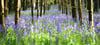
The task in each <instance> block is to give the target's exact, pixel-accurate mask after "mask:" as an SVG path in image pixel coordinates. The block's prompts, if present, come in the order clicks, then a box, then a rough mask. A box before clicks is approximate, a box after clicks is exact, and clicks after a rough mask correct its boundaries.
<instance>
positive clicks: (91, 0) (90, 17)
mask: <svg viewBox="0 0 100 45" xmlns="http://www.w3.org/2000/svg"><path fill="white" fill-rule="evenodd" d="M87 2H88V14H89V24H90V25H91V27H93V0H87Z"/></svg>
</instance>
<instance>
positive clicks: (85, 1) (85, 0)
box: [84, 0, 87, 8]
mask: <svg viewBox="0 0 100 45" xmlns="http://www.w3.org/2000/svg"><path fill="white" fill-rule="evenodd" d="M84 3H85V8H87V0H84Z"/></svg>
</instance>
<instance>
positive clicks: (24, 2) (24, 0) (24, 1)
mask: <svg viewBox="0 0 100 45" xmlns="http://www.w3.org/2000/svg"><path fill="white" fill-rule="evenodd" d="M23 10H26V0H23Z"/></svg>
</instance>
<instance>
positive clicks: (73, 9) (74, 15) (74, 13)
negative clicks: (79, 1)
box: [71, 0, 77, 21]
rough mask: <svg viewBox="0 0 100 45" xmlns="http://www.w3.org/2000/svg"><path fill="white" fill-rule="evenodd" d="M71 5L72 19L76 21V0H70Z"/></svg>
mask: <svg viewBox="0 0 100 45" xmlns="http://www.w3.org/2000/svg"><path fill="white" fill-rule="evenodd" d="M71 6H72V17H73V19H74V21H77V13H76V0H71Z"/></svg>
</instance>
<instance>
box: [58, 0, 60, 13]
mask: <svg viewBox="0 0 100 45" xmlns="http://www.w3.org/2000/svg"><path fill="white" fill-rule="evenodd" d="M58 9H59V11H60V10H61V1H60V0H58Z"/></svg>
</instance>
